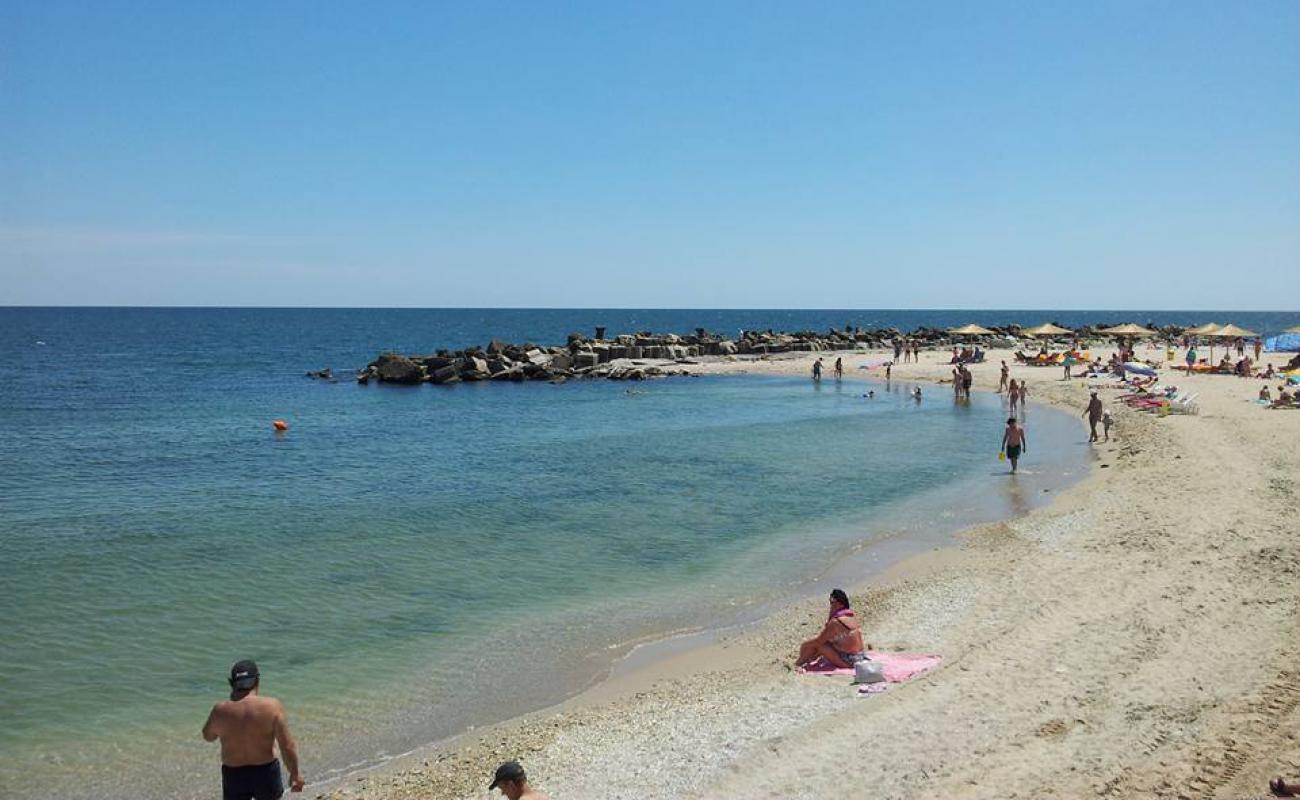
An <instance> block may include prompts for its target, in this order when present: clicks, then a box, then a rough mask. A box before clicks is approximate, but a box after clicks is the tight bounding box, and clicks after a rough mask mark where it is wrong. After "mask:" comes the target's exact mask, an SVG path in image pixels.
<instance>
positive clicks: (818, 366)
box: [812, 358, 822, 381]
mask: <svg viewBox="0 0 1300 800" xmlns="http://www.w3.org/2000/svg"><path fill="white" fill-rule="evenodd" d="M812 375H813V380H815V381H820V380H821V379H822V360H821V359H820V358H819V359H817V360H816V361H814V362H813V367H812Z"/></svg>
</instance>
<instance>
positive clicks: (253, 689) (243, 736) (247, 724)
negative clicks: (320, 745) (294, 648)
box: [203, 660, 304, 800]
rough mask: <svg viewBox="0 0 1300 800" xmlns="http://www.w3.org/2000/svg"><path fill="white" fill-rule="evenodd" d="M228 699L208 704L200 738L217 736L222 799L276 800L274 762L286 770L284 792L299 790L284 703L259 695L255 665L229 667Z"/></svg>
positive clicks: (279, 782) (279, 789)
mask: <svg viewBox="0 0 1300 800" xmlns="http://www.w3.org/2000/svg"><path fill="white" fill-rule="evenodd" d="M229 683H230V699H229V700H223V701H222V702H220V703H217V704H216V705H214V706H213V707H212V711H211V712H210V713H209V714H208V721H207V722H205V723H203V739H204V741H208V742H212V741H216V740H217V739H220V740H221V797H222V800H277V798H279V797H280V796H282V795H283V794H284V782H283V779H282V777H281V775H280V762H279V761H278V760H277V759H276V757H275V749H276V747H277V746H278V747H279V749H280V757H281V758H283V759H284V766H285V768H286V769H288V770H289V790H290V791H293V792H301V791H302V787H303V783H304V781H303V778H302V773H301V772H299V771H298V745H297V743H295V742H294V740H293V736H292V734H290V733H289V721H288V719H287V718H286V717H285V713H284V706H283V705H281V704H280V701H279V700H276V699H275V698H274V697H263V696H262V694H261V691H260V687H261V675H260V673H258V671H257V664H255V663H254V662H252V661H247V660H245V661H239V662H236V664H235V665H234V666H233V667H231V668H230V678H229Z"/></svg>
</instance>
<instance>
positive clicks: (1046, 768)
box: [308, 351, 1300, 800]
mask: <svg viewBox="0 0 1300 800" xmlns="http://www.w3.org/2000/svg"><path fill="white" fill-rule="evenodd" d="M836 355H840V356H841V357H843V358H844V361H845V373H846V376H848V377H856V376H859V375H862V374H864V373H863V372H862V371H859V370H858V369H857V367H858V365H859V364H863V363H868V362H871V361H878V360H880V359H881V358H882V357H883V356H882V354H881V353H869V354H853V355H843V354H829V355H826V354H823V356H822V357H823V358H824V359H825V362H826V364H827V375H828V376H829V373H830V369H829V366H830V365H831V364H833V363H834V359H835V357H836ZM812 358H813V356H812V355H807V356H798V357H786V358H783V357H773V358H771V359H767V360H763V361H758V362H754V361H735V362H720V363H715V364H707V365H703V366H701V367H699V370H700V371H705V372H750V373H787V374H791V373H794V374H807V372H808V370H809V367H810V365H811V361H812ZM1002 358H1008V359H1009V354H1007V353H1003V352H998V351H993V352H991V353H990V354H989V361H988V362H987V363H986V364H984V365H978V366H975V367H974V368H973V371H974V373H975V381H976V383H975V388H976V389H977V390H980V389H983V390H988V389H991V388H993V387H995V386H996V384H997V370H998V361H999V360H1000V359H1002ZM946 359H947V354H946V353H935V352H926V353H922V363H921V364H920V365H899V366H897V367H895V368H894V380H895V381H900V380H902V381H911V382H925V383H930V382H933V381H935V380H938V379H941V378H944V377H947V376H948V373H949V370H950V367H949V366H948V365H947V364H946V363H942V362H945V361H946ZM1266 360H1267V359H1266ZM1060 376H1061V371H1060V370H1059V369H1057V368H1031V367H1013V369H1012V377H1014V378H1016V379H1018V380H1019V379H1027V380H1028V381H1029V387H1030V397H1031V399H1032V400H1036V401H1042V402H1048V403H1052V404H1054V405H1061V406H1064V407H1067V408H1070V409H1073V410H1075V413H1081V412H1082V409H1083V406H1084V403H1085V401H1086V397H1087V387H1088V382H1086V381H1083V380H1076V381H1073V382H1069V383H1067V382H1064V381H1061V380H1060ZM829 379H831V378H829V377H828V380H829ZM1168 380H1169V382H1172V383H1175V384H1177V385H1179V386H1180V387H1184V388H1188V389H1190V390H1192V391H1194V392H1198V393H1199V394H1200V398H1199V402H1200V404H1201V414H1200V415H1198V416H1168V417H1162V418H1157V417H1156V416H1154V415H1150V414H1143V413H1138V412H1135V411H1131V410H1129V409H1127V408H1126V407H1123V406H1121V405H1110V404H1109V402H1108V406H1109V407H1110V408H1111V410H1112V413H1113V414H1114V415H1115V418H1116V425H1115V428H1114V430H1113V431H1112V437H1113V441H1112V442H1110V443H1109V444H1100V445H1097V451H1098V454H1099V456H1100V457H1099V459H1098V467H1097V469H1096V470H1094V474H1093V475H1092V476H1090V477H1089V478H1088V479H1086V480H1085V481H1083V482H1082V483H1080V484H1079V485H1077V486H1075V487H1074V488H1072V489H1070V490H1069V491H1067V492H1064V493H1062V494H1061V495H1060V496H1059V497H1058V498H1057V499H1056V500H1055V502H1054V503H1053V504H1052V505H1050V506H1049V507H1047V508H1045V509H1042V510H1040V511H1036V512H1033V513H1031V514H1030V515H1028V516H1026V517H1024V518H1021V519H1018V520H1013V521H1010V522H1003V523H997V524H993V525H986V526H982V527H979V528H976V529H972V530H969V531H967V532H965V533H964V534H963V535H962V537H961V541H962V544H961V547H960V549H957V550H953V551H948V552H941V553H937V554H932V555H928V556H921V557H917V558H913V559H911V560H909V561H908V562H906V563H904V564H902V565H899V567H898V568H896V569H894V570H892V571H891V572H890V573H888V574H887V575H886V576H884V577H883V578H882V579H879V580H877V581H876V582H875V584H874V585H873V586H870V587H865V586H859V587H855V591H853V592H851V594H852V595H853V597H854V601H855V605H856V606H858V607H860V608H861V609H863V610H864V614H865V616H864V628H865V630H866V632H867V634H868V638H869V639H870V640H871V642H872V643H873V644H874V645H875V646H877V647H885V648H892V649H906V650H918V651H930V652H941V653H943V654H944V655H945V657H946V661H945V663H944V665H943V666H942V667H941V668H940V669H939V670H937V671H935V672H933V673H931V674H929V675H927V676H924V677H922V678H920V679H918V680H916V681H913V682H911V683H908V684H904V685H901V686H896V687H893V688H892V689H891V690H890V691H888V692H886V693H884V694H882V695H878V696H872V697H861V698H860V697H858V696H856V695H855V694H854V692H853V690H852V688H851V687H850V686H849V685H848V684H847V683H846V682H845V680H838V679H831V678H823V677H812V676H800V675H794V674H792V673H791V672H790V671H789V669H788V666H787V665H788V663H789V660H790V658H791V657H792V655H793V651H794V648H795V646H796V644H797V642H798V641H799V639H801V638H804V637H806V636H808V635H811V634H812V633H813V632H815V630H816V629H817V627H818V625H819V624H820V620H821V619H822V618H823V615H824V613H825V609H824V607H823V604H822V602H821V601H820V600H819V601H817V602H815V603H814V602H808V603H802V604H799V605H797V606H795V607H791V608H788V609H785V610H784V611H782V612H780V613H778V614H776V615H774V616H773V617H772V618H771V619H769V620H767V621H766V622H765V623H764V624H762V625H761V626H759V627H758V629H756V630H752V631H748V632H745V633H741V634H736V635H733V636H730V637H723V639H722V640H721V641H719V642H716V643H714V644H711V645H709V646H707V647H705V648H701V649H698V650H694V651H691V652H688V653H683V654H679V655H676V656H673V657H671V658H668V659H665V660H664V661H662V662H659V663H656V664H653V665H651V666H649V667H647V668H645V669H642V670H638V671H637V672H635V673H633V674H631V675H627V676H623V677H620V678H618V679H616V680H614V681H611V682H609V683H606V684H604V685H602V686H600V687H598V688H597V689H595V690H593V691H592V692H589V693H587V694H586V695H585V696H583V697H579V698H576V699H575V700H574V701H570V702H569V703H566V704H564V705H562V706H560V707H558V708H556V709H550V710H547V711H543V712H538V713H536V714H532V715H529V716H528V717H525V718H521V719H520V720H516V721H514V722H512V723H509V724H506V725H502V726H497V727H495V728H493V729H490V730H488V731H486V732H483V733H479V734H471V735H468V736H465V737H462V738H461V739H459V740H458V741H456V742H454V743H451V744H450V745H446V746H443V747H440V748H436V749H430V750H428V751H425V752H419V753H416V754H413V755H412V756H410V757H408V758H405V759H402V760H400V761H398V762H396V763H395V764H392V765H390V766H389V767H388V768H386V769H384V770H381V771H379V772H377V773H374V774H371V775H368V776H363V777H359V778H354V779H352V780H350V781H349V782H348V785H347V786H346V787H343V788H339V787H329V791H328V793H327V795H325V796H328V797H331V798H335V797H363V798H374V799H375V800H379V799H381V798H383V799H385V800H388V799H392V800H396V799H397V798H415V797H421V798H424V797H429V798H434V797H437V798H442V797H466V798H469V797H476V798H478V797H483V796H485V791H484V787H485V786H486V783H487V780H488V776H490V774H491V770H492V768H493V767H495V765H496V763H497V762H499V761H501V760H504V759H505V758H510V757H518V758H520V759H521V760H523V761H524V763H525V766H526V767H527V768H528V770H529V772H530V774H531V775H532V776H533V777H534V782H535V784H536V785H537V786H538V787H539V788H541V789H542V790H543V791H545V792H547V793H548V794H550V795H551V796H552V797H554V798H555V800H565V798H585V799H586V800H596V799H598V798H616V797H638V798H738V797H747V798H754V797H771V798H778V797H779V798H802V797H808V798H812V797H825V796H828V795H832V794H845V793H847V794H849V795H860V794H861V795H867V794H869V795H871V796H875V797H883V798H890V797H897V798H905V797H973V798H979V797H989V798H993V797H997V798H1005V797H1062V798H1075V797H1084V796H1109V797H1142V796H1162V797H1163V796H1167V797H1239V796H1251V795H1257V794H1259V793H1260V792H1261V791H1262V790H1263V789H1264V788H1265V787H1266V783H1267V779H1268V777H1269V776H1271V775H1273V774H1277V773H1279V772H1281V773H1297V774H1300V739H1297V738H1296V736H1297V734H1300V662H1297V660H1296V658H1297V656H1298V655H1300V602H1298V597H1300V594H1298V592H1297V585H1296V581H1297V580H1300V541H1297V538H1298V537H1300V494H1298V492H1300V486H1297V483H1296V478H1295V476H1296V474H1297V469H1296V468H1297V466H1300V447H1297V443H1298V442H1300V411H1266V410H1264V409H1261V408H1260V407H1258V406H1256V405H1254V404H1253V403H1251V402H1250V400H1251V399H1253V398H1254V396H1255V394H1256V392H1257V391H1258V390H1259V385H1260V382H1259V381H1255V380H1250V381H1247V380H1241V379H1237V378H1232V377H1224V376H1193V377H1191V378H1185V377H1169V379H1168ZM950 391H951V390H950V389H948V388H946V387H945V388H942V389H941V388H939V387H929V386H927V388H926V399H925V400H924V401H923V402H951V398H950V394H949V393H950ZM1117 394H1119V391H1118V390H1113V389H1104V390H1103V391H1102V397H1103V400H1107V401H1109V398H1110V397H1113V396H1115V395H1117ZM1029 435H1030V437H1031V438H1030V446H1031V448H1032V446H1033V443H1034V440H1033V438H1032V437H1033V428H1032V425H1031V426H1030V428H1029ZM1080 438H1081V440H1082V439H1085V438H1086V430H1085V429H1084V428H1083V427H1082V423H1081V427H1080ZM992 446H993V444H992V443H991V444H990V447H992ZM1000 479H1001V478H990V480H1000ZM846 787H855V788H846ZM308 791H309V792H310V791H311V787H309V789H308Z"/></svg>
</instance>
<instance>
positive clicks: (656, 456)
mask: <svg viewBox="0 0 1300 800" xmlns="http://www.w3.org/2000/svg"><path fill="white" fill-rule="evenodd" d="M15 313H16V312H12V311H0V319H3V320H4V321H5V322H6V327H5V328H4V329H3V332H4V339H3V342H4V350H5V354H6V355H9V356H13V358H11V359H7V360H6V362H5V363H8V364H11V365H13V364H17V369H16V370H15V371H14V372H13V373H12V374H9V375H6V376H4V377H5V378H7V379H8V380H6V381H5V388H4V389H3V390H0V391H3V398H2V399H3V400H4V405H3V409H2V410H0V413H2V414H3V423H4V424H3V426H2V427H0V430H3V431H4V432H5V434H4V436H3V438H0V463H3V465H4V467H5V469H4V470H3V473H2V474H0V498H2V499H0V581H3V585H4V586H5V587H6V588H5V592H4V593H3V595H0V614H2V615H3V619H4V622H3V625H2V626H0V670H3V673H4V674H5V680H4V681H3V682H2V683H0V718H2V719H3V720H4V722H5V724H4V725H3V726H0V794H3V795H4V796H6V797H37V796H44V797H48V796H59V797H67V798H75V797H92V796H93V797H100V798H102V797H127V796H132V797H137V796H138V797H187V796H200V795H201V796H206V795H209V794H211V788H212V786H213V780H214V774H213V764H215V762H216V758H217V756H216V753H215V747H214V746H208V745H205V744H204V743H202V742H201V741H200V740H199V737H198V727H199V725H201V723H202V720H203V717H204V715H205V713H206V710H207V707H208V706H209V705H210V704H211V702H213V701H214V700H215V699H219V697H220V696H221V694H222V692H223V689H224V683H223V678H224V674H225V671H226V670H227V669H228V668H229V665H230V663H232V662H233V661H234V660H236V659H238V658H243V657H252V658H255V659H257V660H258V661H259V663H261V665H262V668H263V671H264V674H265V676H266V678H265V689H266V691H268V692H269V693H272V694H275V695H277V696H280V697H281V698H283V699H284V700H285V701H286V703H287V704H288V706H289V708H290V709H291V712H292V714H293V718H294V725H295V728H296V732H297V734H298V737H299V739H300V741H301V742H303V746H304V750H305V752H306V768H307V770H308V771H309V773H310V775H311V777H313V778H319V777H323V776H327V775H330V774H335V773H337V772H339V771H341V770H344V769H346V768H348V767H350V766H357V765H361V764H367V763H373V762H374V761H375V760H377V759H381V758H382V757H384V755H385V754H392V753H396V752H400V751H403V750H405V749H408V748H409V747H411V746H413V745H415V744H419V743H421V742H426V741H431V740H433V739H437V738H440V737H443V736H446V735H448V734H451V733H455V732H458V731H460V730H462V729H464V727H465V726H467V725H470V724H475V723H482V722H485V721H489V720H491V719H496V718H502V717H505V716H509V715H511V714H513V713H516V712H519V711H522V710H526V709H529V708H535V707H538V706H541V705H545V704H547V703H549V702H553V701H555V700H558V699H561V698H562V697H563V696H565V695H566V694H567V693H570V692H572V691H574V690H576V689H577V688H579V687H581V686H582V685H584V684H585V683H586V682H588V681H589V680H590V679H591V678H592V676H594V675H596V674H598V673H600V672H601V671H602V670H603V669H605V668H606V667H607V666H608V664H609V661H610V659H611V657H612V656H613V655H614V654H616V653H618V652H621V650H620V649H619V645H625V644H626V643H628V642H631V641H635V640H639V639H641V638H644V637H647V636H652V635H655V634H657V633H662V632H664V631H667V630H673V629H679V628H685V627H694V626H698V625H701V624H709V623H717V622H719V621H725V620H726V619H731V618H736V617H738V616H743V610H744V609H745V608H748V607H753V606H754V605H755V604H761V603H762V602H770V601H772V600H775V599H778V598H780V597H783V596H787V595H789V594H790V593H797V592H799V591H801V590H802V589H801V587H803V586H804V585H806V582H807V581H808V580H809V579H810V578H812V577H814V576H816V575H818V574H819V573H821V572H822V571H824V570H825V569H826V568H827V567H828V566H829V565H830V564H831V563H833V562H834V560H835V558H836V557H837V555H839V554H841V553H843V552H844V551H845V550H846V549H848V548H849V547H851V546H852V545H854V544H855V543H858V542H861V541H863V540H869V539H873V538H881V537H887V536H888V537H893V540H897V539H899V538H902V539H907V540H909V541H912V542H913V543H914V544H916V543H922V542H925V543H928V542H930V541H931V540H934V541H938V540H939V538H941V537H942V536H945V535H946V534H947V533H948V532H950V531H951V530H952V529H954V528H955V527H957V526H958V525H960V524H962V523H966V522H973V521H978V520H979V519H982V518H993V517H996V516H999V515H1005V514H1008V513H1013V512H1016V511H1022V510H1025V509H1027V508H1029V507H1031V506H1032V505H1033V504H1034V503H1036V502H1039V501H1040V499H1041V490H1042V489H1043V488H1054V487H1059V486H1062V485H1064V483H1065V482H1067V481H1068V479H1069V478H1068V475H1069V474H1070V473H1077V472H1079V471H1080V469H1081V465H1082V464H1083V463H1084V461H1085V457H1086V452H1087V449H1086V448H1082V447H1079V446H1078V442H1079V441H1080V437H1079V436H1078V425H1077V423H1076V422H1075V421H1074V420H1071V419H1069V418H1067V417H1065V416H1064V415H1058V414H1052V413H1051V412H1047V411H1044V410H1041V409H1034V410H1033V411H1032V413H1033V414H1034V415H1035V416H1034V417H1032V418H1031V421H1030V431H1031V436H1033V437H1035V439H1034V441H1037V442H1040V443H1041V444H1040V446H1039V447H1038V448H1035V449H1034V450H1032V451H1031V457H1030V459H1029V460H1028V462H1027V464H1026V467H1027V468H1028V470H1029V472H1030V474H1027V475H1025V476H1021V478H1020V479H1018V480H1016V481H1014V482H1012V481H1009V480H1007V479H1006V477H1005V476H1003V475H1000V474H995V473H998V472H999V471H1000V468H999V467H998V465H997V462H996V460H995V459H994V456H995V455H996V451H997V442H998V439H999V437H1000V433H1001V427H1002V421H1003V419H1004V412H1003V410H1002V409H1001V407H1000V405H999V401H998V399H997V398H993V397H978V396H977V397H976V398H975V400H974V401H973V402H971V403H969V404H954V403H953V402H952V399H951V396H950V395H946V394H945V393H942V392H934V393H932V395H931V396H930V397H927V399H926V400H925V401H923V402H922V403H920V404H919V405H918V404H916V403H914V402H913V401H912V400H910V399H909V398H908V397H906V396H905V394H904V392H903V391H902V390H903V389H905V388H907V387H906V386H900V385H895V386H893V387H890V388H891V389H892V390H893V391H885V390H884V387H883V386H877V387H876V389H877V391H878V395H877V397H876V398H874V399H871V400H868V399H866V398H864V397H863V396H862V395H863V392H864V391H866V387H864V386H863V385H860V384H857V383H853V382H845V383H843V384H835V383H833V382H829V381H828V382H825V383H823V384H821V385H820V386H813V385H811V384H809V383H808V382H807V381H805V380H801V379H782V378H744V377H739V378H722V377H716V378H689V379H688V378H675V379H669V380H664V381H657V382H651V383H647V384H642V385H638V386H636V387H635V391H634V392H633V393H629V392H628V391H627V389H628V387H627V385H624V384H619V383H609V382H583V381H575V382H570V383H568V384H565V385H562V386H551V385H548V384H540V385H539V384H523V385H516V384H506V385H500V384H470V385H460V386H456V387H454V388H453V387H432V386H422V387H411V388H399V387H387V386H369V387H363V386H358V385H356V384H355V383H352V382H346V381H345V382H340V383H322V382H316V381H310V380H306V379H304V378H303V377H301V373H302V372H303V371H304V370H305V369H308V368H316V367H319V366H324V365H325V363H328V362H324V361H323V358H325V356H322V355H321V354H320V353H318V352H313V348H320V347H321V346H322V345H321V344H320V343H319V342H315V340H314V337H313V335H312V331H315V330H324V329H326V328H328V325H326V324H324V323H320V324H312V325H302V326H299V328H298V330H297V332H296V333H295V334H293V335H295V336H297V340H296V341H293V342H286V341H284V340H282V339H280V338H269V337H268V335H267V333H266V329H267V328H268V327H269V326H267V325H262V326H261V327H260V328H259V329H258V330H250V329H248V328H247V326H248V325H249V324H251V323H249V322H248V319H249V317H247V316H246V315H244V314H243V313H242V312H231V316H228V317H221V316H220V315H217V316H218V317H219V318H218V319H215V320H214V319H213V317H212V315H211V314H209V313H207V312H122V314H121V315H118V316H114V315H112V314H109V313H108V312H102V311H100V312H84V313H86V314H90V315H91V316H92V317H94V319H92V320H90V321H87V320H86V319H80V320H79V319H78V318H77V315H76V314H75V313H73V312H61V313H62V314H63V315H65V316H63V317H58V316H57V315H56V318H55V319H53V321H51V320H46V321H45V323H44V328H46V329H49V331H50V332H47V333H42V334H40V335H41V337H42V338H40V339H39V341H45V342H46V344H44V345H35V344H33V342H34V341H37V340H36V339H35V338H34V337H33V336H32V334H31V330H30V328H32V327H33V326H35V327H36V328H40V327H42V325H41V324H38V323H39V320H38V321H37V323H34V322H33V320H32V319H31V318H30V315H29V316H22V317H21V319H18V320H17V321H16V319H17V318H16V317H15V316H14V314H15ZM267 313H269V312H267ZM285 313H287V314H289V315H290V316H294V315H295V314H298V313H300V312H285ZM321 313H322V314H328V313H330V312H321ZM340 313H341V312H340ZM349 313H351V312H349ZM374 313H376V314H379V313H381V312H374ZM66 315H71V317H70V318H69V317H67V316H66ZM105 315H107V320H108V321H107V322H105ZM169 315H170V316H169ZM256 316H257V315H254V318H256ZM274 319H275V320H276V325H277V326H279V327H275V328H274V329H275V330H276V331H277V332H278V334H279V335H281V336H290V334H289V331H291V330H292V329H293V327H294V326H293V325H292V324H291V323H290V322H285V321H284V320H283V319H282V318H280V317H274ZM318 322H319V321H318ZM270 327H273V326H270ZM565 327H570V326H565ZM411 335H413V336H414V335H415V334H411ZM330 336H331V337H333V338H331V339H330V340H329V341H330V342H331V343H327V345H326V346H325V348H326V349H328V350H330V353H332V355H333V357H334V358H347V357H349V356H347V355H346V353H345V352H344V350H345V348H344V347H342V346H340V339H339V336H340V334H339V332H338V331H332V332H331V334H330ZM431 338H432V337H431ZM554 338H562V336H556V337H554ZM347 347H350V348H357V345H356V344H355V343H354V342H349V343H348V345H347ZM427 349H432V347H430V348H427ZM295 353H297V355H295ZM362 360H364V357H362ZM334 365H335V366H336V368H341V366H342V365H343V362H341V361H335V363H334ZM277 417H284V418H287V419H288V420H289V421H290V423H291V429H290V431H289V432H288V433H287V434H285V435H277V434H275V433H273V432H272V431H271V429H270V425H269V422H270V420H271V419H273V418H277ZM1040 454H1041V455H1040ZM719 609H723V611H722V612H721V613H720V612H719ZM160 763H163V764H167V765H168V767H167V769H166V770H162V771H159V770H158V769H157V765H158V764H160Z"/></svg>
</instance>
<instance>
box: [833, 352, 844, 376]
mask: <svg viewBox="0 0 1300 800" xmlns="http://www.w3.org/2000/svg"><path fill="white" fill-rule="evenodd" d="M843 377H844V359H842V358H837V359H835V380H837V381H838V380H839V379H840V378H843Z"/></svg>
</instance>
